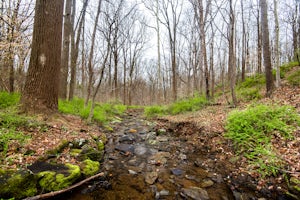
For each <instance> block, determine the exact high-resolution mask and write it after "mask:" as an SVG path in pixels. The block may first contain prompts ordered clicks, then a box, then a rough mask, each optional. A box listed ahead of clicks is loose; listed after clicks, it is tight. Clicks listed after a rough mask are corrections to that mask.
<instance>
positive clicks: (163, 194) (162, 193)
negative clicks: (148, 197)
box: [159, 190, 170, 196]
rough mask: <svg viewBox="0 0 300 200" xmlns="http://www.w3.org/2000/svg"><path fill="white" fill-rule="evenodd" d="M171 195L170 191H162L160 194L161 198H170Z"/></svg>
mask: <svg viewBox="0 0 300 200" xmlns="http://www.w3.org/2000/svg"><path fill="white" fill-rule="evenodd" d="M169 194H170V192H169V191H168V190H162V191H160V192H159V195H160V196H168V195H169Z"/></svg>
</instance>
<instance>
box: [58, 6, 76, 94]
mask: <svg viewBox="0 0 300 200" xmlns="http://www.w3.org/2000/svg"><path fill="white" fill-rule="evenodd" d="M74 6H75V5H74ZM71 12H72V0H66V3H65V13H64V27H63V49H62V58H61V76H60V88H59V97H60V98H62V99H66V98H67V88H68V71H69V60H70V59H69V54H70V39H71V32H72V24H71Z"/></svg>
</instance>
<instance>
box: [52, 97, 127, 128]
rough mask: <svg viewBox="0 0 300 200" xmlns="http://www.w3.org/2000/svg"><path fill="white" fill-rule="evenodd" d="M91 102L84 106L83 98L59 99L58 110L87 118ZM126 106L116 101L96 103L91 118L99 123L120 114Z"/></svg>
mask: <svg viewBox="0 0 300 200" xmlns="http://www.w3.org/2000/svg"><path fill="white" fill-rule="evenodd" d="M90 109H91V104H90V103H89V105H88V106H86V107H85V106H84V100H83V99H79V98H74V99H73V100H72V101H65V100H59V102H58V110H59V111H60V112H62V113H65V114H72V115H77V116H80V117H81V118H83V119H87V118H88V116H89V113H90ZM126 109H127V107H126V106H125V105H122V104H118V103H103V104H98V103H97V104H96V106H95V108H94V116H93V120H94V121H96V122H99V123H105V122H107V121H109V120H110V119H112V118H113V117H114V116H115V115H120V114H122V113H124V112H125V111H126Z"/></svg>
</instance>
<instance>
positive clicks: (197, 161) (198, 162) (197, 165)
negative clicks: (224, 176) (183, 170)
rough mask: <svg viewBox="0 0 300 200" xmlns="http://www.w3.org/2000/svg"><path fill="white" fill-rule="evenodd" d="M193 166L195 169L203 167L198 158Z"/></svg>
mask: <svg viewBox="0 0 300 200" xmlns="http://www.w3.org/2000/svg"><path fill="white" fill-rule="evenodd" d="M194 165H195V166H196V167H203V161H202V160H201V159H199V158H197V159H196V160H195V161H194Z"/></svg>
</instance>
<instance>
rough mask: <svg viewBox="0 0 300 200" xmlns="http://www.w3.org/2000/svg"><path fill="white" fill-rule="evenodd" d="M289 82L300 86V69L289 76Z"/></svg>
mask: <svg viewBox="0 0 300 200" xmlns="http://www.w3.org/2000/svg"><path fill="white" fill-rule="evenodd" d="M287 80H288V82H289V84H291V85H293V86H300V70H298V71H295V72H293V73H292V74H290V75H289V76H288V77H287Z"/></svg>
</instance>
